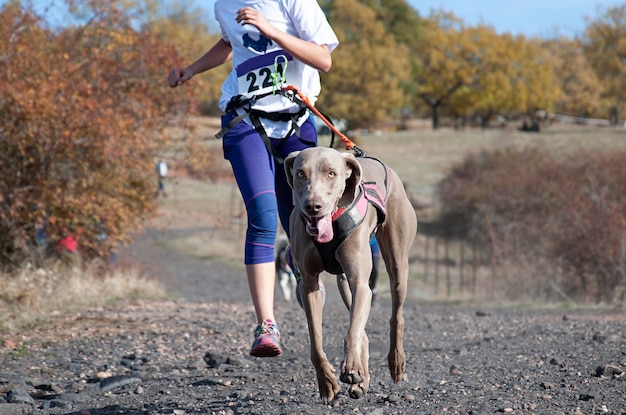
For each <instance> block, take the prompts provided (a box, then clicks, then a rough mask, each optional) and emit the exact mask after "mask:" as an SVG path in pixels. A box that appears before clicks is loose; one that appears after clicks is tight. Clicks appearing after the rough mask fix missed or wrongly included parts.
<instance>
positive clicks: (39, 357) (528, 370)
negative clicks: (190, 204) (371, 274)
mask: <svg viewBox="0 0 626 415" xmlns="http://www.w3.org/2000/svg"><path fill="white" fill-rule="evenodd" d="M167 237H168V233H167V232H154V231H153V232H148V233H147V234H146V236H145V237H144V238H142V239H141V240H140V241H139V242H138V243H137V244H136V245H135V246H134V252H133V255H134V256H135V257H136V258H138V259H141V260H142V261H143V262H144V264H145V266H146V267H150V270H151V272H152V273H154V275H157V276H158V277H159V278H160V279H161V280H162V281H163V282H164V284H165V285H166V287H168V289H169V290H170V292H172V293H173V294H174V295H175V296H176V298H177V300H175V301H162V302H135V303H132V304H127V305H121V306H120V305H116V306H111V307H107V308H103V309H94V310H90V311H88V312H82V313H80V314H74V315H65V316H62V317H59V318H58V319H56V320H55V321H54V322H53V323H50V324H47V325H45V326H41V327H37V328H35V329H33V330H31V331H26V332H24V333H21V335H20V336H19V339H17V341H15V343H16V344H13V345H11V342H6V341H5V346H4V347H3V348H0V415H8V414H31V413H33V414H68V415H69V414H76V415H88V414H91V415H113V414H127V415H130V414H146V415H148V414H149V415H158V414H177V415H182V414H346V415H347V414H351V415H353V414H370V415H383V414H493V413H511V414H585V415H587V414H626V376H625V375H624V371H626V334H625V333H626V315H625V313H624V312H623V310H622V311H620V312H605V311H604V312H603V311H589V310H586V311H578V310H577V311H571V310H549V311H545V310H541V311H539V310H511V309H505V310H503V309H494V308H489V307H487V306H485V307H484V308H480V309H478V308H475V307H474V308H470V307H454V306H443V305H425V304H417V303H416V304H409V305H407V306H406V308H405V319H406V336H405V349H406V353H407V375H406V378H405V379H404V380H403V381H402V382H400V383H399V384H397V385H396V384H393V382H392V381H391V378H390V376H389V373H388V371H387V368H386V353H387V350H386V349H387V346H386V342H387V338H388V333H387V332H388V326H389V325H388V319H389V316H390V313H389V303H388V299H386V298H381V299H380V301H379V303H377V306H376V307H375V308H374V309H373V310H372V314H371V316H370V320H369V323H368V327H367V330H368V335H369V337H370V349H371V358H370V369H371V372H372V384H371V388H370V391H369V393H368V394H367V395H366V396H365V397H364V398H363V399H360V400H353V399H351V398H350V397H349V396H348V395H347V392H346V390H347V388H346V387H344V388H343V391H342V394H341V395H340V396H339V398H338V399H337V400H336V401H335V403H334V404H333V405H331V406H327V405H323V404H322V403H321V400H320V399H319V396H318V390H317V384H316V381H315V374H314V371H313V367H312V365H311V363H310V361H309V357H308V356H309V341H308V331H307V328H306V320H305V318H304V313H303V312H302V311H301V310H300V309H299V308H298V306H297V305H294V304H292V303H286V302H283V301H281V300H280V298H278V299H277V307H276V308H277V310H276V312H277V316H279V318H280V320H279V323H280V325H281V329H282V333H283V348H284V354H283V356H282V357H280V358H276V359H256V358H252V357H250V356H248V354H247V353H248V349H249V347H250V344H251V342H252V329H253V324H254V313H253V309H252V307H251V305H250V301H249V294H248V291H247V285H246V281H245V277H244V271H243V268H242V267H229V266H226V265H223V264H217V263H213V262H208V261H203V260H197V259H189V258H184V257H181V256H179V255H177V254H176V253H173V252H168V251H165V250H163V249H162V248H160V246H162V244H160V239H162V238H167ZM326 286H327V288H328V299H327V304H326V307H325V309H324V318H325V320H324V321H325V326H324V335H325V343H326V346H325V349H326V352H327V354H328V356H329V358H330V359H331V361H332V362H333V363H334V364H335V366H336V367H338V366H339V364H340V362H341V358H342V353H343V346H342V342H343V336H344V335H345V333H346V331H347V324H348V315H347V312H346V311H345V309H344V307H343V305H341V304H340V300H339V296H338V293H337V290H336V288H335V287H334V285H333V281H332V280H331V279H328V280H327V281H326ZM17 343H19V344H17ZM11 346H13V347H11Z"/></svg>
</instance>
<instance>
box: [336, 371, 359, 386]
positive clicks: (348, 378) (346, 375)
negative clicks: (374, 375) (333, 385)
mask: <svg viewBox="0 0 626 415" xmlns="http://www.w3.org/2000/svg"><path fill="white" fill-rule="evenodd" d="M340 379H341V381H342V382H343V383H347V384H349V385H356V384H359V383H361V382H363V380H364V379H363V376H361V375H359V374H358V373H356V372H353V371H350V372H343V373H342V374H341V377H340Z"/></svg>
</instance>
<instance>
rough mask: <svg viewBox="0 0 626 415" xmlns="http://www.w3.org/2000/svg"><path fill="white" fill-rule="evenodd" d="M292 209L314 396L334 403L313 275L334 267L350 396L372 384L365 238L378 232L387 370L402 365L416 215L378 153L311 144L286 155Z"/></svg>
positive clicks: (335, 388) (395, 372) (398, 372)
mask: <svg viewBox="0 0 626 415" xmlns="http://www.w3.org/2000/svg"><path fill="white" fill-rule="evenodd" d="M285 171H286V173H287V180H288V181H289V185H290V186H291V188H292V189H293V198H294V205H295V208H294V210H293V212H292V214H291V218H290V223H289V226H290V229H291V241H290V242H291V249H292V255H293V259H294V261H295V264H296V266H297V267H298V269H299V271H300V273H301V275H302V283H301V284H300V290H301V291H300V295H301V297H302V299H303V305H304V309H305V312H306V317H307V322H308V325H309V333H310V338H311V361H312V362H313V366H314V367H315V371H316V374H317V382H318V385H319V390H320V396H321V398H322V400H323V401H324V402H325V403H330V402H332V401H333V400H334V399H335V398H336V396H337V394H338V393H339V390H340V387H339V384H338V382H337V379H336V378H335V375H334V369H333V367H332V365H331V364H330V362H329V361H328V359H327V357H326V354H325V353H324V350H323V347H322V345H323V342H322V305H323V304H322V296H321V294H320V293H319V290H318V287H319V275H320V273H321V272H322V271H327V272H330V273H331V274H336V275H337V276H338V277H337V284H338V286H339V291H340V293H341V296H342V298H343V301H344V302H345V304H346V307H348V309H349V310H350V328H349V330H348V334H347V336H346V337H345V344H344V350H345V355H344V360H343V362H342V364H341V374H340V379H341V381H342V382H344V383H347V384H349V385H350V388H349V394H350V396H351V397H353V398H360V397H362V396H363V395H364V394H365V393H366V392H367V390H368V388H369V384H370V373H369V369H368V360H369V342H368V338H367V335H366V333H365V325H366V323H367V319H368V317H369V313H370V306H371V299H372V292H371V290H370V288H369V286H368V280H369V276H370V271H371V269H372V256H371V253H370V238H372V236H373V235H376V238H377V240H378V243H379V244H380V250H381V254H382V257H383V260H384V262H385V266H386V268H387V272H388V273H389V280H390V286H391V299H392V314H391V330H390V339H389V340H390V344H389V355H388V357H387V359H388V363H389V370H390V372H391V377H392V378H393V380H394V381H395V382H399V381H400V379H402V375H403V374H404V369H405V355H404V347H403V344H402V342H403V333H404V318H403V316H402V307H403V304H404V300H405V298H406V290H407V280H408V275H409V250H410V249H411V246H412V244H413V241H414V240H415V236H416V233H417V218H416V216H415V211H414V210H413V207H412V206H411V203H410V202H409V200H408V198H407V195H406V193H405V190H404V186H403V185H402V182H401V180H400V178H399V177H398V175H397V174H396V173H395V172H394V171H392V170H391V169H390V168H389V167H387V166H386V165H384V164H383V163H382V162H380V161H379V160H377V159H374V158H370V157H358V158H356V157H355V156H353V155H352V154H351V153H340V152H338V151H336V150H333V149H330V148H324V147H315V148H310V149H306V150H303V151H300V152H294V153H291V154H290V155H289V156H288V157H287V159H286V160H285Z"/></svg>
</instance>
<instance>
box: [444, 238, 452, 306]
mask: <svg viewBox="0 0 626 415" xmlns="http://www.w3.org/2000/svg"><path fill="white" fill-rule="evenodd" d="M449 246H450V239H449V238H448V237H446V238H445V239H444V259H443V260H444V264H445V266H446V295H447V296H448V298H450V297H451V296H452V281H450V255H449V253H450V248H449Z"/></svg>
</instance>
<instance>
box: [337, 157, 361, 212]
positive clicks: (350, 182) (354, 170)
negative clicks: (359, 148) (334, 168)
mask: <svg viewBox="0 0 626 415" xmlns="http://www.w3.org/2000/svg"><path fill="white" fill-rule="evenodd" d="M341 156H342V157H343V160H344V162H345V166H346V167H345V173H346V188H345V189H344V191H343V195H341V199H339V206H348V205H349V204H350V203H352V201H353V200H354V199H355V198H356V196H357V193H358V189H359V183H360V182H361V165H360V164H359V162H358V161H357V159H356V157H354V155H353V154H352V153H341Z"/></svg>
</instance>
